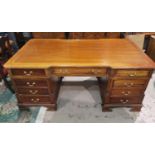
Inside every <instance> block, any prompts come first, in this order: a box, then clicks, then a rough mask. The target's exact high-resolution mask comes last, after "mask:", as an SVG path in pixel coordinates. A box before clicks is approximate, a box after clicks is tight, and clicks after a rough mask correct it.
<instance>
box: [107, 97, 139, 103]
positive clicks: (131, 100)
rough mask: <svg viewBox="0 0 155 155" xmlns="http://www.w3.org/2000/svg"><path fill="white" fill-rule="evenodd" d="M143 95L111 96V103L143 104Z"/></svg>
mask: <svg viewBox="0 0 155 155" xmlns="http://www.w3.org/2000/svg"><path fill="white" fill-rule="evenodd" d="M141 102H142V97H111V98H110V104H124V105H125V104H128V105H129V104H141Z"/></svg>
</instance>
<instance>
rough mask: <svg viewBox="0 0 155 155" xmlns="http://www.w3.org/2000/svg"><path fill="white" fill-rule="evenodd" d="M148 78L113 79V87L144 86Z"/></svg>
mask: <svg viewBox="0 0 155 155" xmlns="http://www.w3.org/2000/svg"><path fill="white" fill-rule="evenodd" d="M147 81H148V80H146V79H138V80H113V83H112V87H113V88H122V87H125V88H126V89H127V88H130V89H131V88H144V89H145V87H146V83H147Z"/></svg>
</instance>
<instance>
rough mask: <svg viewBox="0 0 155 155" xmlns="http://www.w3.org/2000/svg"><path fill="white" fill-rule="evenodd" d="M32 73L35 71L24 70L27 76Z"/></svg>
mask: <svg viewBox="0 0 155 155" xmlns="http://www.w3.org/2000/svg"><path fill="white" fill-rule="evenodd" d="M32 74H33V71H29V72H27V71H24V75H26V76H31V75H32Z"/></svg>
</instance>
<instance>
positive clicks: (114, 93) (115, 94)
mask: <svg viewBox="0 0 155 155" xmlns="http://www.w3.org/2000/svg"><path fill="white" fill-rule="evenodd" d="M143 94H144V90H141V89H138V90H135V89H121V90H120V89H114V90H111V96H112V97H119V96H120V97H128V96H142V95H143Z"/></svg>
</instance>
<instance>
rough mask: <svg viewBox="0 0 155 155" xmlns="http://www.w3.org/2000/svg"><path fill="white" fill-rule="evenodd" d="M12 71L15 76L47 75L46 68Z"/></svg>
mask: <svg viewBox="0 0 155 155" xmlns="http://www.w3.org/2000/svg"><path fill="white" fill-rule="evenodd" d="M11 73H12V75H13V76H27V77H31V76H42V75H44V76H45V70H43V69H12V70H11Z"/></svg>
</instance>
